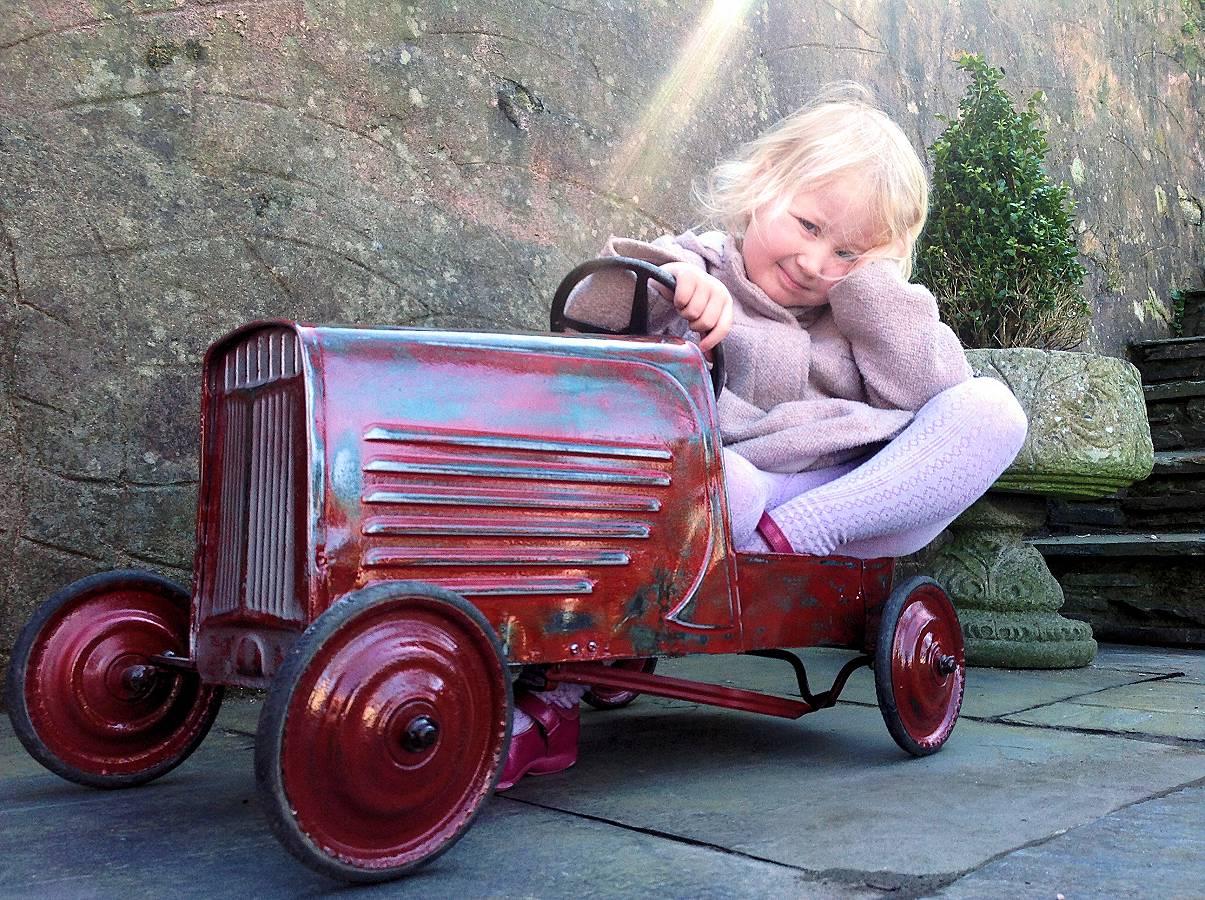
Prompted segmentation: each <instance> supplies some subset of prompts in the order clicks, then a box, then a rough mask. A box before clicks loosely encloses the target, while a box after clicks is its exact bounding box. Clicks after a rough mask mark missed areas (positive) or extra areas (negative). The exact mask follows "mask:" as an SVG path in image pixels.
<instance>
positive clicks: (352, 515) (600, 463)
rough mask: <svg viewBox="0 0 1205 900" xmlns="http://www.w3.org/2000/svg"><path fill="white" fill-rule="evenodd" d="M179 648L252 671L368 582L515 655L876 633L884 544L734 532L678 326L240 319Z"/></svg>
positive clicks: (208, 469)
mask: <svg viewBox="0 0 1205 900" xmlns="http://www.w3.org/2000/svg"><path fill="white" fill-rule="evenodd" d="M202 416H203V423H202V426H203V427H202V436H203V437H202V440H203V444H202V446H203V463H202V485H201V501H200V504H199V509H198V535H199V536H200V538H199V544H198V553H197V563H196V582H197V598H196V610H197V611H196V616H195V617H194V622H193V629H194V633H195V636H194V641H195V648H194V649H195V654H196V657H197V661H198V668H199V671H200V672H201V673H202V676H203V677H204V678H205V679H206V680H209V681H218V682H222V683H233V684H243V685H249V686H258V687H263V686H266V685H267V684H268V683H269V682H270V679H271V676H272V674H273V672H275V671H276V669H277V668H278V667H279V665H280V664H281V661H282V660H283V657H284V654H285V652H287V650H288V647H289V646H290V645H291V643H292V642H293V640H295V637H296V634H297V633H298V632H300V631H301V630H302V629H303V628H304V627H305V626H306V625H307V624H308V623H309V622H311V621H313V620H314V619H316V618H317V617H318V616H319V615H320V614H321V613H322V612H323V611H324V610H326V609H327V608H329V607H330V605H331V604H332V603H334V602H335V601H337V600H338V599H339V598H340V597H341V596H343V595H345V594H347V593H348V592H350V591H353V590H356V589H358V588H361V587H364V586H366V585H369V584H373V583H376V582H382V581H411V580H413V581H422V582H426V583H428V584H433V585H437V586H440V587H445V588H447V589H449V590H453V591H455V592H456V593H458V594H460V595H462V596H464V597H466V598H467V599H468V600H469V601H470V602H471V603H473V604H474V605H475V606H477V608H479V609H480V610H481V611H482V613H483V614H484V615H485V616H486V618H487V619H488V620H489V621H490V623H491V625H493V627H494V628H495V629H496V630H497V632H498V634H499V636H500V637H501V639H502V642H503V647H504V650H505V652H506V654H507V658H508V660H510V661H511V662H512V663H555V662H581V661H590V660H609V659H616V658H625V657H647V656H674V655H682V654H687V653H698V652H734V651H741V650H749V649H758V648H767V647H783V646H818V645H835V646H847V647H853V648H863V649H866V648H873V646H874V642H875V636H876V634H877V614H878V611H879V609H880V608H881V606H882V602H883V599H884V597H885V596H886V593H887V589H888V588H889V586H890V579H891V564H890V561H884V560H877V561H869V562H866V563H863V562H862V561H859V560H855V559H847V558H842V557H828V558H816V557H807V556H797V555H780V554H735V553H730V552H728V546H729V541H730V538H729V535H728V530H727V522H726V519H727V510H726V507H725V503H726V499H725V494H724V489H723V481H722V472H721V468H720V458H721V457H720V449H719V435H718V429H717V422H716V412H715V403H714V399H713V397H712V395H711V390H710V383H709V381H708V378H707V372H706V368H705V366H704V365H703V363H702V359H701V357H700V355H699V353H698V351H697V349H695V348H694V347H692V346H690V345H687V344H684V343H682V342H678V341H672V340H669V341H666V340H646V339H608V338H593V337H566V336H559V335H558V336H549V335H525V334H483V333H470V332H446V331H428V330H421V329H370V328H318V327H310V326H303V325H296V324H292V323H281V322H266V323H256V324H252V325H249V326H247V327H246V328H243V329H240V330H239V331H237V332H235V333H234V334H232V335H230V336H228V337H227V338H226V339H224V340H223V341H220V342H218V343H217V344H215V345H214V347H213V348H211V350H210V353H209V354H208V356H207V358H206V374H205V380H204V396H203V406H202Z"/></svg>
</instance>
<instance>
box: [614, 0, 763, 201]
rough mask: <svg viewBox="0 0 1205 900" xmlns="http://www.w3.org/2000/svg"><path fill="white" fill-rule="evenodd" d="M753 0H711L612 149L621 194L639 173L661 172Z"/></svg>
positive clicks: (615, 177) (648, 175)
mask: <svg viewBox="0 0 1205 900" xmlns="http://www.w3.org/2000/svg"><path fill="white" fill-rule="evenodd" d="M751 3H752V0H712V3H711V8H710V10H709V11H708V13H707V15H706V17H705V18H704V19H703V21H702V22H701V23H700V24H699V26H698V28H696V29H695V31H694V33H693V34H692V35H691V36H690V39H689V40H688V41H687V42H686V46H685V47H683V48H682V52H681V53H679V54H678V58H677V60H675V62H674V65H673V68H672V69H671V70H670V73H669V74H668V75H667V76H666V77H665V80H664V81H662V82H661V85H660V87H658V89H657V93H656V95H654V97H653V99H652V102H650V103H649V106H648V109H646V110H645V112H644V115H642V116H641V117H640V121H639V122H638V123H637V124H636V126H635V128H634V129H633V130H632V132H631V134H630V135H629V137H628V139H627V141H626V142H625V143H624V145H623V147H622V148H621V149H620V151H619V152H618V153H617V154H616V157H615V165H614V168H613V169H612V172H611V183H612V184H613V185H615V186H616V191H617V193H619V194H621V195H622V194H627V193H631V191H630V189H629V188H628V187H626V185H628V184H629V181H630V179H631V178H632V176H633V175H634V174H637V173H638V172H639V173H640V174H642V175H644V176H646V177H648V178H649V179H650V180H652V179H653V178H655V177H656V176H657V175H658V174H660V172H661V169H662V167H663V166H664V164H665V162H666V158H667V156H668V151H669V148H670V146H671V145H672V141H673V139H674V137H675V136H676V135H677V133H678V132H679V131H680V130H681V129H682V126H683V125H685V124H686V122H688V121H689V120H690V117H691V115H692V114H693V112H694V109H695V106H696V105H697V104H698V102H699V100H700V99H701V98H702V97H703V95H704V94H705V93H706V90H707V87H708V86H709V84H710V82H711V81H712V80H713V79H714V77H715V74H716V72H717V70H718V69H719V66H720V64H721V63H722V62H723V61H724V59H725V51H726V50H727V49H728V46H729V44H731V42H732V38H733V37H734V36H735V35H736V32H737V29H738V28H739V26H740V24H741V22H742V21H743V20H744V18H745V12H746V11H747V10H748V8H749V6H750V4H751Z"/></svg>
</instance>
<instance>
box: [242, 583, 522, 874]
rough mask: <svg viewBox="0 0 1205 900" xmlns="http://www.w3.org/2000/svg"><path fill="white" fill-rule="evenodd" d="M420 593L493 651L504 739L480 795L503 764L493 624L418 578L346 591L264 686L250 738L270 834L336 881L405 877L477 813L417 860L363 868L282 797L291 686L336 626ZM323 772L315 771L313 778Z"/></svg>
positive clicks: (509, 720) (510, 703)
mask: <svg viewBox="0 0 1205 900" xmlns="http://www.w3.org/2000/svg"><path fill="white" fill-rule="evenodd" d="M419 594H421V595H424V596H427V597H431V598H435V599H438V600H441V601H443V602H446V603H447V604H449V605H451V606H453V607H455V608H456V609H457V610H458V611H460V612H461V613H463V614H464V615H466V616H468V617H469V618H470V619H472V620H473V621H474V622H475V623H476V624H477V626H478V627H480V628H481V629H482V630H483V631H484V632H486V633H487V634H488V635H489V637H490V639H491V642H492V644H493V647H494V651H495V653H496V654H497V657H498V661H499V666H500V668H501V671H502V673H503V677H502V684H503V685H504V686H505V687H504V690H505V701H506V733H505V736H504V739H503V743H502V748H501V755H500V759H499V762H498V765H497V766H496V767H495V769H494V772H493V775H492V778H491V779H490V785H489V790H488V791H487V792H486V794H485V796H486V797H488V796H490V795H492V793H493V789H494V785H496V784H497V782H498V776H499V775H500V774H501V771H502V765H503V763H504V762H505V760H506V754H507V751H508V749H509V747H510V738H511V728H512V724H513V718H514V697H513V695H512V692H511V682H510V678H509V674H508V670H507V666H506V656H505V654H504V652H503V649H502V642H501V641H500V640H499V639H498V636H497V634H496V633H495V632H494V629H493V626H491V625H490V623H489V622H488V621H487V620H486V618H485V616H483V615H482V614H481V612H480V610H478V609H477V607H475V606H474V605H473V604H472V603H470V602H468V601H467V600H465V599H464V598H463V597H461V596H460V595H459V594H456V593H453V592H452V591H449V590H446V589H444V588H441V587H437V586H435V585H431V584H426V583H424V582H417V581H398V582H382V583H379V584H373V585H369V586H368V587H365V588H361V589H360V590H357V591H353V592H352V593H350V594H347V595H345V596H344V597H342V598H341V599H340V600H339V601H337V602H336V603H334V604H333V605H332V606H331V607H330V608H329V609H327V610H326V612H324V613H323V614H322V615H320V616H319V617H318V618H317V619H315V620H314V621H313V622H312V623H311V624H310V626H309V627H308V628H307V629H306V630H305V632H304V633H303V634H302V635H301V637H299V638H298V639H297V641H296V642H295V643H294V644H293V647H292V648H291V649H290V651H289V653H288V655H287V656H286V657H285V661H284V664H283V665H282V666H281V668H280V670H279V671H278V672H277V674H276V676H275V678H273V680H272V684H271V685H270V687H269V690H268V696H267V699H266V700H265V703H264V707H263V709H262V711H261V712H260V717H259V726H258V729H257V732H256V739H255V780H256V784H257V788H258V795H259V801H260V805H261V806H262V807H263V809H264V813H265V815H266V816H267V819H268V825H269V827H270V828H271V829H272V833H273V834H274V835H275V836H276V837H277V839H278V840H279V841H280V842H281V844H283V845H284V847H285V849H286V850H288V851H289V853H290V854H292V855H293V856H294V857H295V858H296V859H297V860H299V861H300V862H302V863H303V864H305V865H306V866H308V867H309V868H310V869H312V870H314V871H315V872H318V873H320V874H322V875H325V876H327V877H328V878H332V879H335V880H338V881H349V882H356V883H364V884H369V883H376V882H383V881H391V880H393V879H396V878H399V877H402V876H404V875H407V874H409V873H411V872H413V871H414V870H416V869H418V868H420V867H422V866H425V865H427V864H428V863H430V862H431V861H432V860H434V859H436V858H437V857H439V856H441V855H442V854H444V853H446V852H447V851H448V850H449V849H450V848H451V847H452V846H453V845H454V844H455V843H456V842H457V841H458V840H460V838H461V837H463V836H464V834H465V832H466V831H467V830H468V829H469V827H470V826H471V825H472V823H473V821H474V820H475V819H476V817H477V814H478V813H479V812H480V805H478V806H477V808H475V809H474V810H473V812H472V813H471V814H470V815H469V816H468V817H466V819H465V821H464V822H463V824H462V825H461V826H460V827H459V830H458V831H457V832H456V834H455V836H453V837H452V838H451V839H449V840H448V841H447V842H446V843H444V844H443V845H442V847H440V848H439V849H438V851H436V852H434V853H431V854H430V855H428V856H426V857H424V858H423V859H421V860H418V861H416V862H413V863H410V864H406V865H398V866H392V867H381V868H375V867H374V868H371V869H369V868H364V867H361V866H356V865H351V864H348V863H346V862H344V861H342V860H340V859H338V858H335V857H334V856H332V855H331V854H329V853H327V852H326V851H325V850H324V849H323V848H322V847H321V846H319V845H318V843H317V842H315V841H314V840H313V839H312V838H311V837H310V835H309V834H307V833H306V832H305V831H304V830H303V828H302V827H301V824H300V823H299V822H298V820H297V818H296V816H295V811H294V809H293V808H292V804H291V803H290V800H289V798H288V796H287V793H286V790H285V786H284V781H283V777H282V754H283V749H284V740H285V734H286V732H287V730H288V727H289V723H288V712H289V707H290V705H291V702H292V699H293V693H294V689H295V687H296V686H297V683H298V681H299V680H300V679H301V678H302V676H303V675H304V674H305V672H306V669H307V667H308V666H309V664H310V662H311V661H312V660H313V658H314V657H315V655H316V654H317V653H318V651H319V650H320V649H321V648H322V646H323V645H324V644H325V643H326V642H327V641H328V640H329V639H330V638H331V637H332V636H333V635H335V634H336V633H337V632H338V631H339V630H340V629H342V628H344V627H345V626H348V625H349V624H351V623H353V622H354V620H355V619H356V618H357V617H358V616H360V615H362V614H364V613H365V612H368V611H370V610H371V609H373V608H374V607H375V606H378V605H380V604H384V603H388V602H390V601H391V600H393V599H395V598H397V597H398V596H399V595H411V596H413V595H419ZM321 774H322V773H320V772H315V777H320V776H321Z"/></svg>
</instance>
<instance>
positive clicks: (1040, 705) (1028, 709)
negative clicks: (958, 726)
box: [980, 672, 1185, 718]
mask: <svg viewBox="0 0 1205 900" xmlns="http://www.w3.org/2000/svg"><path fill="white" fill-rule="evenodd" d="M1135 674H1137V673H1135ZM1183 677H1185V673H1183V672H1168V673H1167V674H1164V675H1155V674H1152V675H1151V676H1150V677H1149V678H1139V679H1138V680H1137V681H1127V682H1126V683H1125V684H1113V685H1109V686H1108V687H1102V688H1097V689H1096V690H1094V691H1084V692H1083V693H1080V694H1072V695H1071V696H1070V697H1063V698H1061V699H1059V700H1051V701H1049V702H1047V703H1035V704H1034V705H1033V706H1026V707H1024V708H1023V709H1015V710H1013V711H1012V712H1008V713H1001V715H1004V716H1017V715H1020V714H1021V713H1027V712H1033V711H1034V710H1035V709H1043V708H1045V707H1047V706H1054V705H1056V704H1059V703H1070V702H1073V701H1075V700H1079V699H1080V698H1081V697H1091V696H1092V695H1093V694H1103V693H1104V692H1105V691H1112V690H1115V689H1117V688H1119V687H1133V686H1134V685H1136V684H1153V683H1154V682H1156V681H1170V680H1171V679H1173V678H1183ZM980 718H983V717H980Z"/></svg>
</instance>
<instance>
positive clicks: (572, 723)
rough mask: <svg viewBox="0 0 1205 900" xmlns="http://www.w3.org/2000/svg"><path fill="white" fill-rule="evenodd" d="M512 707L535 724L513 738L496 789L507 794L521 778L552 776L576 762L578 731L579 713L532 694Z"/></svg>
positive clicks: (575, 709)
mask: <svg viewBox="0 0 1205 900" xmlns="http://www.w3.org/2000/svg"><path fill="white" fill-rule="evenodd" d="M515 705H516V706H518V707H519V709H521V710H523V712H525V713H527V714H528V715H529V716H531V717H532V718H533V719H534V720H535V724H534V725H533V726H532V727H531V728H529V729H527V730H526V731H525V732H523V733H522V734H521V735H519V736H518V737H515V738H512V739H511V742H510V752H509V753H507V754H506V763H505V764H504V765H503V766H502V774H501V775H499V776H498V786H497V787H496V788H495V790H499V791H507V790H510V789H511V788H513V787H514V786H515V783H516V782H517V781H518V780H519V779H520V778H522V777H523V776H524V775H552V774H554V773H556V772H564V771H565V770H566V769H568V768H569V767H570V766H571V765H573V764H574V763H575V762H577V738H578V734H579V733H580V732H581V724H582V723H581V718H580V711H579V710H578V708H577V707H576V706H574V707H571V708H569V709H564V708H563V707H560V706H556V705H555V704H552V703H547V702H545V701H544V700H541V699H540V698H539V697H537V696H536V695H535V694H523V695H522V696H521V697H519V699H518V700H517V701H516V702H515Z"/></svg>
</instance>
